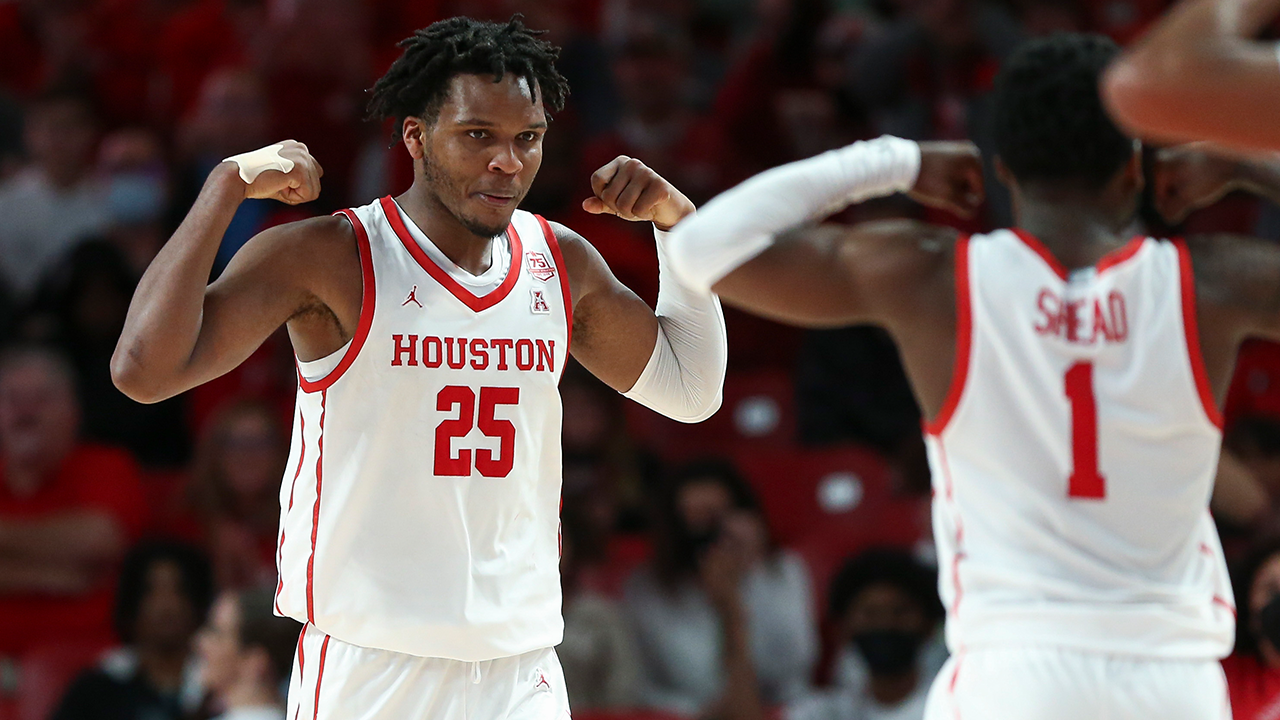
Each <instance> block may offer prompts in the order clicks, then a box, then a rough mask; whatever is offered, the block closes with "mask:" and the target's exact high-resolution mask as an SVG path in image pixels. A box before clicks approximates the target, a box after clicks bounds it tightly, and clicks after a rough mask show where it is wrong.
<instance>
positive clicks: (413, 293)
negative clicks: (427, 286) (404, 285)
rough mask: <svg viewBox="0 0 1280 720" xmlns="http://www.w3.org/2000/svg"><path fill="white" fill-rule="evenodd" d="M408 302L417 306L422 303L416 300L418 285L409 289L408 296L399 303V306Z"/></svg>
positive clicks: (420, 305)
mask: <svg viewBox="0 0 1280 720" xmlns="http://www.w3.org/2000/svg"><path fill="white" fill-rule="evenodd" d="M409 303H413V304H414V305H417V306H418V307H422V303H420V302H418V286H417V285H414V286H413V289H412V290H410V291H409V297H407V298H405V299H404V302H402V303H400V307H404V306H405V305H408V304H409Z"/></svg>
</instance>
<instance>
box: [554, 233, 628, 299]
mask: <svg viewBox="0 0 1280 720" xmlns="http://www.w3.org/2000/svg"><path fill="white" fill-rule="evenodd" d="M547 224H548V225H550V226H551V232H552V233H553V234H554V235H555V236H556V242H557V243H558V244H559V245H560V253H561V255H563V256H564V264H565V272H567V273H568V275H569V290H570V292H571V293H572V294H573V301H574V302H575V303H576V302H577V301H578V300H579V299H580V298H581V297H582V296H583V295H584V294H586V293H589V292H591V291H592V290H593V289H596V288H600V287H602V283H606V282H609V280H610V279H611V277H612V275H611V273H610V271H609V266H608V265H607V264H606V263H605V261H604V258H603V257H601V256H600V253H599V251H597V250H596V249H595V247H594V246H593V245H592V244H591V243H590V242H589V241H588V240H587V239H586V238H584V237H583V236H582V235H580V234H578V233H577V232H576V231H574V230H572V229H570V228H569V227H567V226H565V225H562V224H560V223H558V222H554V221H550V220H548V221H547Z"/></svg>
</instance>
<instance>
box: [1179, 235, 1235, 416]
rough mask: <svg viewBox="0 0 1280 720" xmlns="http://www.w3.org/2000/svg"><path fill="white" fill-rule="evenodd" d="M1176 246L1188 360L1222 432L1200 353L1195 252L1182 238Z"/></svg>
mask: <svg viewBox="0 0 1280 720" xmlns="http://www.w3.org/2000/svg"><path fill="white" fill-rule="evenodd" d="M1173 245H1174V247H1176V248H1177V249H1178V270H1179V273H1178V284H1179V286H1180V287H1181V291H1180V293H1181V295H1182V334H1183V336H1184V337H1185V338H1186V341H1187V357H1188V358H1189V359H1190V361H1191V374H1192V375H1194V376H1195V383H1196V390H1197V392H1198V393H1199V395H1200V406H1201V407H1203V408H1204V414H1205V415H1206V416H1207V417H1208V418H1209V422H1211V423H1213V425H1214V426H1215V427H1217V428H1218V430H1222V427H1223V423H1222V413H1221V411H1219V410H1218V403H1217V402H1216V401H1215V400H1214V399H1213V390H1212V389H1211V388H1210V386H1209V375H1208V373H1206V372H1205V369H1204V355H1203V354H1201V352H1200V327H1199V324H1198V322H1197V319H1196V279H1195V273H1194V272H1192V267H1191V251H1190V250H1188V249H1187V243H1186V241H1185V240H1183V239H1181V238H1175V239H1174V240H1173Z"/></svg>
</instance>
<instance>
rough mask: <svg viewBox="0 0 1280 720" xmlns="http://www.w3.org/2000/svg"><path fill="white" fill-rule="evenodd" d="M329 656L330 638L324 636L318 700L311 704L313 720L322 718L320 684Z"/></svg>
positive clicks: (318, 673) (317, 692)
mask: <svg viewBox="0 0 1280 720" xmlns="http://www.w3.org/2000/svg"><path fill="white" fill-rule="evenodd" d="M328 654H329V636H328V635H325V636H324V642H322V643H320V668H319V672H317V673H316V699H315V702H313V703H311V718H312V720H317V718H319V717H320V683H321V682H323V681H324V658H325V656H326V655H328Z"/></svg>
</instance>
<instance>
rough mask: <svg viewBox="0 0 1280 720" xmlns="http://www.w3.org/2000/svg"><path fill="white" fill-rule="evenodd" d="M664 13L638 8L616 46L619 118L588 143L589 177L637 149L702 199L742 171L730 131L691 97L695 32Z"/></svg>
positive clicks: (661, 171)
mask: <svg viewBox="0 0 1280 720" xmlns="http://www.w3.org/2000/svg"><path fill="white" fill-rule="evenodd" d="M664 20H665V18H663V17H661V16H655V15H647V14H640V13H637V14H634V15H633V16H631V20H630V23H629V26H628V28H627V29H626V31H625V32H624V33H620V35H619V37H618V38H617V40H616V42H615V45H614V46H613V47H612V48H610V50H611V52H612V55H613V58H612V69H613V76H614V83H615V86H616V88H617V91H618V95H619V100H620V102H621V104H620V107H619V117H618V119H617V122H616V123H615V125H614V129H613V130H612V131H611V132H610V133H608V134H605V135H603V136H601V137H599V138H596V139H595V140H593V141H591V142H590V143H588V144H587V146H586V148H585V149H584V151H583V162H584V165H583V168H582V170H583V174H582V178H583V181H585V180H586V179H587V178H589V177H590V175H591V173H593V172H595V170H596V168H599V167H600V166H602V165H604V164H605V163H607V162H609V161H610V160H612V159H614V158H615V157H617V156H618V155H629V156H631V157H635V158H639V159H640V160H642V161H643V162H644V163H645V164H646V165H648V166H649V167H651V168H653V169H654V170H656V171H657V172H658V173H659V174H660V175H662V176H663V177H664V178H666V179H667V180H669V181H671V183H672V184H674V185H675V186H676V187H677V188H679V189H680V191H681V192H683V193H684V194H685V195H687V196H688V197H689V199H690V200H693V201H694V202H695V203H697V204H702V203H704V202H706V201H707V200H709V199H710V198H711V196H712V195H714V194H715V193H717V192H719V191H720V190H722V189H724V188H725V187H728V186H729V185H730V184H732V183H733V182H734V181H735V180H738V179H740V173H738V172H737V171H735V170H734V159H733V156H732V154H731V153H730V152H729V150H728V147H727V145H726V142H725V136H724V132H723V130H722V129H721V128H720V127H719V126H718V125H717V124H716V123H715V122H714V121H712V120H711V119H709V118H706V117H703V116H701V115H700V114H699V113H698V112H697V111H696V110H695V109H694V107H693V104H692V102H691V97H690V94H691V86H690V73H689V71H690V68H689V60H690V52H691V47H690V41H689V38H688V37H687V35H686V34H685V33H684V32H682V31H681V29H680V27H679V26H672V25H668V24H664V23H663V21H664ZM583 197H586V196H585V195H584V196H583Z"/></svg>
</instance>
